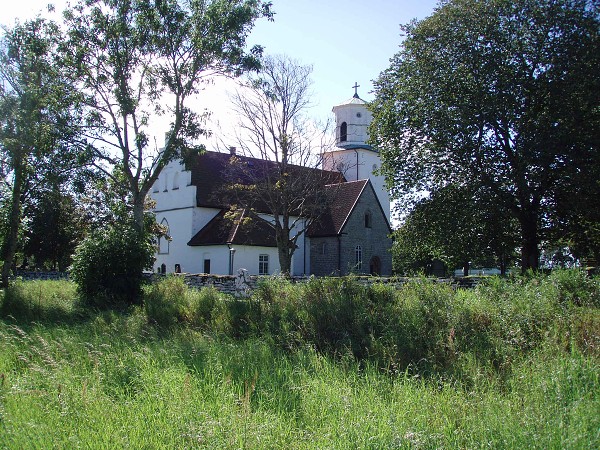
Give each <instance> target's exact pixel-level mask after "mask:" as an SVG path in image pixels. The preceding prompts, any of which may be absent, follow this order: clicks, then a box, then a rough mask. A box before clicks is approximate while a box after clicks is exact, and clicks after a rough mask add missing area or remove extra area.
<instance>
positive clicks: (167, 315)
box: [144, 276, 188, 327]
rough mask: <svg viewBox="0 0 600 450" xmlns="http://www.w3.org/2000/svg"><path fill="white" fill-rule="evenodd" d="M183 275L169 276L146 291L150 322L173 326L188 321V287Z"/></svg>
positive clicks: (145, 299)
mask: <svg viewBox="0 0 600 450" xmlns="http://www.w3.org/2000/svg"><path fill="white" fill-rule="evenodd" d="M183 281H184V280H183V278H182V277H178V276H167V277H165V278H164V279H162V280H160V281H159V282H157V283H154V284H152V286H149V287H148V289H146V291H145V292H144V309H145V310H146V315H147V316H148V320H149V321H150V322H154V323H156V324H158V325H160V326H167V327H168V326H171V325H174V324H176V323H179V322H185V321H186V313H187V309H188V304H187V298H186V297H187V294H188V287H187V286H186V285H185V283H184V282H183Z"/></svg>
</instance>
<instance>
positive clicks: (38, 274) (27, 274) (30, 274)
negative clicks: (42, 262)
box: [16, 270, 69, 281]
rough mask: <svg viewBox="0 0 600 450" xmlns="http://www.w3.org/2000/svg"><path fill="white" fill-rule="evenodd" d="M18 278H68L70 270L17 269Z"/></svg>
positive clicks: (28, 279)
mask: <svg viewBox="0 0 600 450" xmlns="http://www.w3.org/2000/svg"><path fill="white" fill-rule="evenodd" d="M16 278H21V279H23V280H25V281H30V280H68V279H69V273H68V272H59V271H49V272H45V271H36V270H17V274H16Z"/></svg>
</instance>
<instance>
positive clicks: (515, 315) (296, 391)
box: [0, 274, 600, 449]
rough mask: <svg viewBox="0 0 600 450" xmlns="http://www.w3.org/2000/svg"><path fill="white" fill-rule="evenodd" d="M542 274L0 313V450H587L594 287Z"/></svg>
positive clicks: (174, 293)
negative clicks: (457, 283) (468, 285)
mask: <svg viewBox="0 0 600 450" xmlns="http://www.w3.org/2000/svg"><path fill="white" fill-rule="evenodd" d="M571 276H572V275H564V274H560V275H556V276H555V277H559V278H560V277H571ZM555 277H550V278H535V279H518V280H513V281H502V280H500V281H496V280H493V281H490V282H489V283H488V284H486V285H484V286H480V287H479V288H478V289H476V290H471V291H462V290H459V291H453V290H452V289H451V288H449V287H444V286H439V285H436V284H432V283H429V282H427V281H426V280H417V281H416V282H414V283H411V284H409V285H407V286H405V287H404V288H403V289H401V290H399V291H395V290H394V289H391V288H389V287H386V286H374V287H369V288H367V287H363V286H360V285H358V284H357V283H356V282H355V280H352V279H342V280H328V279H323V280H312V281H311V282H310V283H309V284H307V285H305V286H302V285H292V284H289V283H287V282H285V281H284V280H273V281H269V282H266V283H265V284H264V285H263V286H261V287H260V288H259V289H258V290H257V292H256V293H255V294H254V296H253V298H252V299H250V300H238V299H233V298H231V297H227V296H224V295H222V294H219V293H217V292H216V291H213V290H209V291H206V292H204V291H201V292H198V291H189V290H187V289H186V288H180V287H178V286H179V285H178V284H177V283H178V281H172V280H169V281H165V284H164V285H160V286H156V287H153V288H152V289H155V290H154V291H152V292H146V296H145V299H144V300H145V302H146V306H145V307H144V308H133V309H131V310H130V311H129V312H127V313H123V312H118V313H113V312H106V311H103V312H96V313H88V314H87V315H85V316H77V317H79V319H78V320H69V321H64V320H58V319H57V320H40V316H39V315H38V316H35V317H30V316H28V315H27V314H25V315H20V316H17V315H14V314H9V315H7V313H8V312H9V311H10V310H9V309H7V308H8V307H7V306H6V304H5V303H4V302H3V304H2V306H1V307H0V310H1V311H2V314H3V318H2V319H1V320H0V342H1V343H2V345H1V346H0V448H9V449H13V448H15V449H16V448H19V449H20V448H78V447H81V448H207V449H208V448H252V449H261V448H265V449H267V448H292V449H293V448H332V449H345V448H407V449H408V448H482V447H486V448H534V449H535V448H539V449H547V448H572V449H579V448H598V447H599V446H600V434H599V433H600V431H599V430H600V415H599V414H598V411H600V395H599V390H598V386H599V385H600V384H599V381H600V380H599V374H600V364H599V362H600V360H599V356H600V355H599V353H598V339H599V335H600V333H599V331H600V327H599V324H600V314H598V308H597V306H595V305H597V303H595V302H596V301H597V295H598V290H597V288H598V285H597V280H587V281H586V283H587V282H588V281H589V283H588V284H586V285H585V286H583V287H582V286H581V285H579V284H577V285H575V286H571V287H569V284H568V283H565V282H563V281H560V280H564V278H560V279H558V278H555ZM169 283H175V284H169ZM21 288H22V289H23V291H22V292H24V293H27V292H29V290H30V289H31V291H30V292H29V293H28V294H26V295H25V294H24V297H23V299H24V300H25V301H26V302H27V303H26V304H31V299H32V298H33V299H35V300H36V301H37V305H38V306H36V308H37V309H35V311H36V314H38V313H39V312H43V311H52V310H53V309H52V308H50V309H44V307H45V304H46V301H48V302H49V303H50V304H52V302H59V300H57V298H58V297H56V296H54V297H53V296H52V295H51V294H49V295H48V298H45V297H44V295H43V294H42V298H41V300H40V299H39V297H35V296H33V293H34V292H38V293H39V292H40V289H39V286H37V285H35V284H32V285H30V284H28V283H24V285H23V286H21ZM36 289H37V291H36ZM178 289H179V291H178ZM573 290H575V291H578V292H579V293H578V294H577V295H572V292H573ZM41 291H42V292H45V289H43V288H42V290H41ZM50 292H51V289H49V290H48V293H50ZM30 296H33V297H30ZM152 296H154V297H152ZM181 296H183V299H182V298H181ZM17 298H18V297H14V298H12V299H11V300H10V301H9V304H11V305H13V307H14V302H15V301H18V300H17ZM151 298H152V299H151ZM150 299H151V300H150ZM161 299H162V300H161ZM163 300H164V301H167V300H168V301H169V302H173V303H174V305H175V306H173V305H161V302H162V301H163ZM62 301H65V302H66V303H61V304H62V305H63V307H64V308H63V311H72V310H75V309H76V308H77V299H76V298H75V296H74V294H73V296H72V297H71V299H70V305H71V306H70V307H69V306H68V304H69V301H66V300H64V299H63V300H61V301H60V302H62ZM11 302H12V303H11ZM60 302H59V303H60ZM153 302H154V303H153ZM150 305H152V306H150ZM170 307H173V308H174V309H173V310H170V309H169V308H170ZM40 308H41V309H40ZM69 308H71V309H69ZM27 311H28V310H27ZM173 311H174V312H173ZM171 314H173V315H174V316H176V317H177V320H163V319H161V318H160V316H161V315H162V316H164V319H166V318H167V317H170V316H171ZM55 319H56V318H55Z"/></svg>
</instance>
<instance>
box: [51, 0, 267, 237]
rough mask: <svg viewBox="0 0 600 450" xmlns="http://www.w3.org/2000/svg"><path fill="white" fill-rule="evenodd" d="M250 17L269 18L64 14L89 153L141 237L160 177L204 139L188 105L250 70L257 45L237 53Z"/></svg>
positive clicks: (242, 7)
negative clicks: (160, 127)
mask: <svg viewBox="0 0 600 450" xmlns="http://www.w3.org/2000/svg"><path fill="white" fill-rule="evenodd" d="M259 17H268V18H271V11H270V3H266V2H263V1H260V0H85V1H83V0H82V1H80V3H79V4H77V5H76V6H75V7H74V8H72V9H70V10H68V11H66V13H65V26H66V27H67V28H68V29H69V31H68V39H67V40H66V42H65V45H64V47H63V51H64V56H65V58H64V63H65V64H66V65H67V66H69V67H71V69H72V74H73V77H74V79H75V81H76V82H77V83H78V88H79V89H80V90H81V92H83V93H84V95H85V99H86V102H87V108H88V116H87V118H88V125H89V128H88V131H87V132H86V138H87V142H88V143H89V149H90V151H92V152H94V154H95V156H96V158H97V161H98V167H99V168H101V169H102V170H104V171H105V174H106V176H108V177H110V178H112V179H113V182H114V183H116V184H119V185H120V189H122V190H124V191H126V192H127V193H128V198H127V202H128V206H129V209H130V212H131V214H132V217H133V221H134V224H135V226H136V227H137V228H138V229H139V230H140V231H141V230H143V227H144V207H145V202H146V196H147V194H148V191H149V189H150V188H151V186H152V185H153V184H154V182H155V181H156V180H157V178H158V176H159V175H160V173H161V171H162V169H163V168H164V167H165V165H167V164H168V163H169V162H170V161H171V160H173V159H175V158H179V157H182V156H183V157H184V156H185V154H184V153H185V152H187V151H189V150H190V149H192V150H193V149H194V148H196V149H197V148H198V147H194V143H195V142H197V141H196V140H197V138H199V137H200V136H201V135H203V134H204V133H206V130H205V129H204V128H203V126H202V125H203V121H202V119H203V117H202V115H199V114H198V113H196V112H194V111H193V110H192V109H191V108H190V100H192V99H193V98H194V97H196V96H197V94H199V93H200V92H201V90H202V89H203V88H204V87H205V86H206V83H207V82H209V81H210V80H211V79H212V77H213V76H215V75H239V74H241V73H242V72H244V71H247V70H250V69H254V68H257V67H258V56H259V55H260V50H261V49H260V47H255V48H252V49H251V50H250V51H249V52H246V49H245V44H246V38H247V36H248V33H249V32H250V30H251V28H252V26H253V24H254V22H255V20H256V19H258V18H259ZM161 118H163V119H165V120H167V121H168V122H170V125H169V126H168V129H166V130H165V131H167V133H166V141H165V144H164V147H162V148H160V149H159V148H157V144H156V143H155V142H153V140H152V139H151V136H152V132H153V131H154V132H156V129H154V130H153V129H152V127H156V126H157V123H160V122H159V121H160V119H161ZM115 174H118V176H115Z"/></svg>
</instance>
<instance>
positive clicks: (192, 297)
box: [186, 286, 225, 329]
mask: <svg viewBox="0 0 600 450" xmlns="http://www.w3.org/2000/svg"><path fill="white" fill-rule="evenodd" d="M186 298H187V317H188V320H189V321H190V324H191V325H193V326H195V327H198V328H205V329H208V328H209V327H210V323H211V321H212V318H213V310H214V309H215V305H217V304H218V303H222V302H224V301H225V294H222V293H220V292H219V291H217V290H216V289H215V288H214V287H212V286H211V287H205V288H202V289H188V290H187V295H186Z"/></svg>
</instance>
